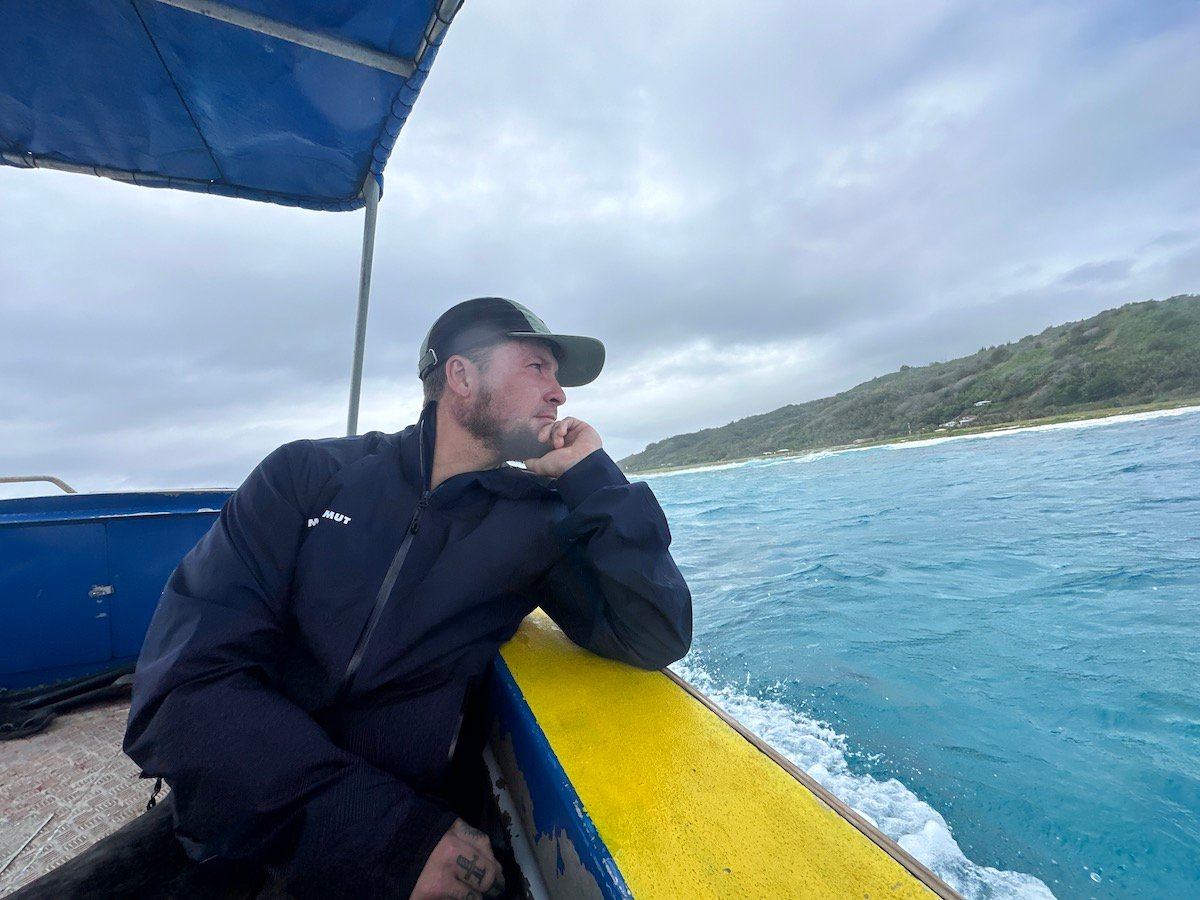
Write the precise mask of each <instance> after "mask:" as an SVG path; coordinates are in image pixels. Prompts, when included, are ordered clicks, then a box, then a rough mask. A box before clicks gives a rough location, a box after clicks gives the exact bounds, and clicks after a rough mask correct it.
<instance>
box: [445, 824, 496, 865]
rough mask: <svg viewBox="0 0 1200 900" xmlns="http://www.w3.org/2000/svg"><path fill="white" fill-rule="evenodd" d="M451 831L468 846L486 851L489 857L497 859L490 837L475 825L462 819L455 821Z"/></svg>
mask: <svg viewBox="0 0 1200 900" xmlns="http://www.w3.org/2000/svg"><path fill="white" fill-rule="evenodd" d="M450 830H451V831H452V832H454V834H456V835H458V836H459V837H460V838H462V839H463V840H464V841H466V842H467V843H468V844H474V845H475V846H476V847H478V848H479V849H480V850H483V851H485V852H486V853H487V855H488V856H491V857H495V854H494V853H492V842H491V841H490V840H488V836H487V835H486V834H484V833H483V832H482V831H480V830H479V829H478V828H476V827H475V826H474V825H471V824H468V823H467V822H464V821H463V820H462V819H455V820H454V824H453V825H452V826H451V827H450Z"/></svg>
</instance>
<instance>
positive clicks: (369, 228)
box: [346, 174, 379, 436]
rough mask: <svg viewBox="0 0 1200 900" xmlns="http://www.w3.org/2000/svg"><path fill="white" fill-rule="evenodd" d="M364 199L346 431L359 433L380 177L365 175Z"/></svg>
mask: <svg viewBox="0 0 1200 900" xmlns="http://www.w3.org/2000/svg"><path fill="white" fill-rule="evenodd" d="M363 193H364V195H365V199H366V201H367V209H366V217H365V219H364V220H363V246H362V266H361V267H360V269H359V275H358V318H357V319H356V320H355V322H354V367H353V369H352V370H351V372H350V413H349V415H348V416H347V417H346V434H347V435H348V436H349V435H355V434H358V397H359V394H361V393H362V370H363V353H364V351H365V350H366V346H367V302H368V301H369V300H370V298H371V263H372V262H373V261H374V259H375V220H376V218H377V216H378V214H379V180H378V179H377V178H376V177H375V176H374V175H373V174H372V175H368V176H367V184H366V188H365V189H364V191H363Z"/></svg>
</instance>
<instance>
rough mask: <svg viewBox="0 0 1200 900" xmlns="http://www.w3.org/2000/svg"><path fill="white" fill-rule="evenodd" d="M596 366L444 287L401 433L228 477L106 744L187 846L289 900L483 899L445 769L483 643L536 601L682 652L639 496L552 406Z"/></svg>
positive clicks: (540, 327) (605, 631)
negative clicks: (146, 781)
mask: <svg viewBox="0 0 1200 900" xmlns="http://www.w3.org/2000/svg"><path fill="white" fill-rule="evenodd" d="M603 363H604V347H603V345H602V344H601V343H600V342H599V341H597V340H595V339H593V338H584V337H577V336H571V335H559V334H552V333H551V332H550V331H549V329H548V328H547V327H546V326H545V324H544V323H543V322H542V321H541V320H540V319H538V318H537V317H536V316H535V315H533V313H531V312H530V311H529V310H527V309H525V308H524V307H523V306H521V305H520V304H517V303H514V302H512V301H510V300H503V299H500V298H494V297H489V298H479V299H475V300H468V301H466V302H465V303H460V304H459V305H457V306H455V307H453V308H451V309H450V310H448V311H447V312H446V313H445V314H443V315H442V316H441V317H440V318H439V319H438V320H437V322H435V323H434V325H433V327H432V328H431V329H430V332H429V335H428V336H427V337H426V339H425V342H424V344H423V345H422V347H421V353H420V358H419V363H418V371H419V375H420V377H421V379H422V381H423V382H424V386H425V399H426V405H425V409H424V411H423V412H422V414H421V418H420V420H419V421H418V423H417V424H416V425H413V426H411V427H409V428H407V429H406V430H404V431H403V432H401V433H399V434H394V435H383V434H380V433H371V434H367V435H363V436H361V437H348V438H340V439H331V440H322V441H299V442H296V443H292V444H287V445H285V446H283V447H281V448H279V449H278V450H276V451H275V452H274V453H272V454H271V455H270V456H268V457H267V458H266V459H265V460H264V461H263V462H262V463H261V464H260V465H259V466H258V467H257V468H256V469H255V470H254V472H253V473H252V474H251V475H250V476H249V478H248V479H247V480H246V482H245V484H243V485H242V487H241V488H239V490H238V491H237V493H236V494H235V495H234V496H233V497H232V498H231V499H230V501H229V503H228V504H226V506H225V508H224V509H223V510H222V512H221V515H220V518H219V519H218V521H217V523H216V524H215V525H214V527H213V529H212V530H211V531H210V532H209V533H208V535H206V536H205V537H204V538H203V539H202V540H201V541H200V543H199V544H198V545H197V546H196V547H195V548H194V549H193V550H192V551H191V553H189V554H188V556H187V557H186V558H185V559H184V560H183V562H182V563H180V565H179V568H178V569H177V570H176V571H175V573H174V574H173V575H172V576H171V579H170V581H169V582H168V584H167V587H166V590H165V591H164V593H163V597H162V600H161V601H160V604H159V607H158V610H157V611H156V613H155V615H154V620H153V621H152V623H151V625H150V631H149V634H148V635H147V638H146V643H145V645H144V647H143V650H142V654H141V657H140V659H139V661H138V671H137V676H136V679H135V685H134V696H133V705H132V708H131V709H130V715H129V727H128V731H127V734H126V737H125V750H126V752H127V753H128V754H129V755H130V756H131V757H132V758H133V759H134V760H136V761H137V762H138V763H139V764H140V765H141V766H142V768H143V770H144V772H145V773H146V774H147V775H151V776H161V777H163V778H164V779H165V780H166V781H167V783H168V784H170V786H171V788H172V795H173V797H174V803H175V821H176V833H177V835H178V836H179V838H180V840H181V841H182V842H183V844H184V846H185V848H186V849H187V850H188V852H189V855H190V856H191V857H192V858H193V859H196V860H207V859H214V858H217V859H230V860H253V861H258V862H262V863H264V864H267V865H269V866H270V867H271V868H272V871H273V872H275V873H276V875H277V876H278V877H279V878H281V879H282V880H283V881H284V882H285V884H286V887H287V889H288V891H289V892H290V893H292V894H293V895H296V896H299V897H337V896H362V897H393V896H394V897H406V896H410V895H411V896H412V897H415V898H422V900H424V898H432V897H456V898H461V897H479V896H481V895H489V896H490V895H495V894H497V893H499V891H500V890H501V889H502V887H503V875H502V873H501V870H500V865H499V864H498V863H497V861H496V858H495V854H494V852H493V848H492V847H491V845H490V844H489V842H488V839H487V838H486V837H485V836H484V835H483V834H482V833H481V832H479V831H478V830H476V829H475V828H473V827H472V826H470V825H468V824H467V823H466V822H464V821H463V820H462V819H461V818H459V816H458V814H457V813H456V811H455V810H454V809H453V808H452V806H451V800H450V799H449V798H450V797H452V796H453V795H454V791H455V788H456V785H455V784H452V783H448V782H451V781H453V780H454V778H453V776H452V774H451V773H452V771H453V770H452V768H451V765H450V763H451V762H452V758H453V757H454V754H455V745H456V742H457V740H458V736H459V731H460V729H461V727H462V718H463V715H464V710H465V708H466V703H467V699H468V695H469V693H470V690H471V686H472V685H473V684H475V683H476V682H477V681H478V680H479V679H480V678H481V677H482V676H483V675H484V673H485V672H486V670H487V667H488V665H489V663H490V661H491V660H492V658H493V657H494V655H495V653H496V650H497V648H498V647H499V646H500V645H501V644H502V643H504V642H505V641H506V640H508V639H509V638H510V637H511V636H512V635H513V633H514V632H515V631H516V629H517V626H518V625H519V623H520V621H521V619H522V618H523V617H524V616H525V615H526V614H527V613H529V612H530V610H532V609H533V608H534V607H535V606H541V607H542V608H543V609H544V610H545V611H546V612H547V613H549V614H550V615H551V616H552V617H553V618H554V620H555V621H556V622H557V623H558V624H559V626H560V627H561V628H562V629H563V631H564V632H566V634H567V635H568V636H569V637H570V638H571V639H572V640H574V641H575V642H576V643H578V644H581V645H582V646H584V647H587V648H588V649H590V650H592V651H594V652H596V653H599V654H602V655H604V656H608V657H612V658H615V659H620V660H624V661H626V662H629V663H632V664H633V665H637V666H642V667H645V668H661V667H662V666H665V665H667V664H668V663H670V662H672V661H674V660H676V659H678V658H679V657H681V656H682V655H683V654H684V653H686V652H687V649H688V646H689V644H690V641H691V597H690V595H689V593H688V590H687V586H686V585H685V584H684V581H683V578H682V576H681V575H680V574H679V570H678V569H677V568H676V566H675V564H674V562H673V561H672V559H671V557H670V554H669V552H668V545H669V543H670V533H669V531H668V529H667V524H666V520H665V518H664V517H663V514H662V511H661V509H660V508H659V506H658V503H657V501H656V500H655V499H654V495H653V494H652V493H651V491H650V489H649V488H648V487H647V486H646V485H645V484H633V485H631V484H629V483H628V482H627V481H626V479H625V478H624V477H623V476H622V475H621V473H620V470H619V469H617V467H616V466H615V465H614V464H613V462H612V460H611V459H609V458H608V456H607V455H606V454H605V453H604V451H603V450H602V449H601V441H600V437H599V435H598V434H597V433H596V431H595V430H594V429H593V428H592V427H591V426H590V425H588V424H586V423H585V422H582V421H580V420H578V419H573V418H563V419H558V407H559V406H560V405H562V404H563V403H564V402H565V400H566V397H565V395H564V393H563V386H564V385H565V386H568V387H570V386H573V385H582V384H586V383H588V382H590V381H591V380H593V379H594V378H595V377H596V376H597V375H598V374H599V372H600V369H601V367H602V366H603ZM507 460H523V461H524V463H525V466H526V471H522V470H521V469H517V468H513V467H510V466H506V465H504V463H505V461H507Z"/></svg>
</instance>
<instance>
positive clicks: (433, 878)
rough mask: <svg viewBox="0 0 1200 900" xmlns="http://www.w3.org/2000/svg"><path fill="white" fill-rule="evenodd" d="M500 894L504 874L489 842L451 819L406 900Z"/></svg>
mask: <svg viewBox="0 0 1200 900" xmlns="http://www.w3.org/2000/svg"><path fill="white" fill-rule="evenodd" d="M502 893H504V873H503V872H502V871H501V869H500V863H498V862H497V861H496V855H495V854H494V853H493V852H492V842H491V841H489V840H488V837H487V835H486V834H484V833H483V832H482V831H480V830H479V829H478V828H472V827H471V826H470V825H468V824H467V823H466V822H464V821H463V820H462V819H455V820H454V824H453V825H451V826H450V830H449V831H447V832H446V833H445V834H444V835H442V839H441V840H440V841H438V842H437V846H436V847H434V848H433V852H432V853H430V854H429V859H427V860H426V861H425V868H423V869H422V870H421V876H420V877H419V878H418V879H417V884H416V886H415V887H414V888H413V892H412V894H411V896H410V900H483V898H485V897H499V896H500V895H501V894H502Z"/></svg>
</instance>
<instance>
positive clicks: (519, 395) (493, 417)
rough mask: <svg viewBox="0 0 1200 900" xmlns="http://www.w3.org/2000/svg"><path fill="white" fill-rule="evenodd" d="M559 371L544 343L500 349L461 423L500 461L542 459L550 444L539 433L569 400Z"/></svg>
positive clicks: (513, 343) (506, 345) (511, 344)
mask: <svg viewBox="0 0 1200 900" xmlns="http://www.w3.org/2000/svg"><path fill="white" fill-rule="evenodd" d="M557 373H558V361H557V360H556V359H555V358H554V353H553V352H552V351H551V349H550V345H549V344H547V343H545V342H544V341H538V340H524V341H521V340H514V341H506V342H505V343H503V344H500V345H498V346H497V347H496V348H495V349H494V350H493V351H492V355H491V359H490V361H489V362H488V364H487V365H486V366H485V367H484V370H483V373H482V376H481V381H480V386H479V391H478V393H477V394H476V396H475V402H474V404H473V405H472V406H471V408H470V409H469V410H467V411H466V412H465V414H464V415H463V417H462V421H461V423H460V424H461V425H462V426H463V427H464V428H466V429H467V431H469V432H470V433H471V434H472V435H473V436H474V437H475V438H476V439H477V440H479V441H480V442H481V443H483V444H484V445H485V446H486V447H488V448H490V449H491V450H493V451H494V452H495V453H496V456H497V457H498V458H499V459H500V460H502V461H503V460H525V459H533V458H536V457H540V456H544V455H545V454H546V452H547V451H548V450H549V449H550V445H549V443H542V442H541V441H539V440H538V432H539V431H541V430H542V429H543V428H545V427H546V426H547V425H549V424H550V423H551V422H553V421H555V420H556V419H557V418H558V407H559V406H560V405H562V404H563V403H565V402H566V400H567V398H566V395H565V394H564V393H563V389H562V387H561V386H560V385H559V383H558V378H557V377H556V376H557Z"/></svg>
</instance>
